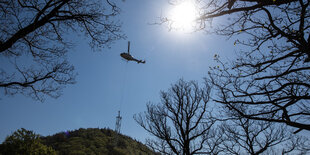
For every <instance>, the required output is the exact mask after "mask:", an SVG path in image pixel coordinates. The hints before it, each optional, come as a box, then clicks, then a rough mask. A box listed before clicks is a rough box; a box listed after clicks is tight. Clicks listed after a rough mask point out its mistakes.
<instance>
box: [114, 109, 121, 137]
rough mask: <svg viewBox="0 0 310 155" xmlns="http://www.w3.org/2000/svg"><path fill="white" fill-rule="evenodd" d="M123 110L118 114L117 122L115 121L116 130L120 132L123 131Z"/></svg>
mask: <svg viewBox="0 0 310 155" xmlns="http://www.w3.org/2000/svg"><path fill="white" fill-rule="evenodd" d="M121 120H122V117H121V111H120V110H119V111H118V115H117V116H116V123H115V132H117V133H120V132H121Z"/></svg>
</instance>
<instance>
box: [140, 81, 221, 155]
mask: <svg viewBox="0 0 310 155" xmlns="http://www.w3.org/2000/svg"><path fill="white" fill-rule="evenodd" d="M209 95H210V87H209V86H206V87H203V88H199V87H198V84H197V83H195V82H185V81H183V80H180V81H178V82H177V83H176V84H174V85H172V87H171V88H170V89H169V91H168V92H162V93H161V103H160V104H157V105H155V104H148V105H147V111H145V112H144V113H140V114H138V115H135V116H134V119H135V120H136V121H137V123H138V124H139V125H140V126H141V127H143V128H144V129H145V130H146V131H148V132H149V133H150V134H151V135H153V136H155V137H156V139H155V140H149V141H148V145H149V146H150V147H151V148H153V149H154V150H155V151H158V152H160V153H163V154H171V153H174V154H186V155H190V154H199V153H208V154H212V153H214V152H216V151H218V150H217V146H216V144H217V143H216V140H215V138H216V137H217V136H215V134H216V132H215V131H214V130H213V129H211V127H212V125H213V124H214V123H215V121H214V120H213V119H212V118H211V117H210V114H209V112H208V111H207V108H208V106H207V103H208V101H209ZM212 140H213V141H212ZM211 141H212V142H211Z"/></svg>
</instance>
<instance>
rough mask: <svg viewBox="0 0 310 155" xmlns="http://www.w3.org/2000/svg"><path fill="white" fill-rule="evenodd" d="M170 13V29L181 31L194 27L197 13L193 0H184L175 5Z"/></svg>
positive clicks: (187, 30) (188, 30)
mask: <svg viewBox="0 0 310 155" xmlns="http://www.w3.org/2000/svg"><path fill="white" fill-rule="evenodd" d="M170 13H171V15H170V18H171V25H170V26H171V28H172V29H174V30H177V31H180V30H181V31H183V32H190V31H192V30H193V29H194V25H195V19H196V18H197V17H198V15H197V9H196V7H195V4H194V2H193V1H191V0H186V1H184V2H182V3H180V4H178V5H176V6H175V7H174V8H173V9H172V10H171V12H170Z"/></svg>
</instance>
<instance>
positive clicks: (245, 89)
mask: <svg viewBox="0 0 310 155" xmlns="http://www.w3.org/2000/svg"><path fill="white" fill-rule="evenodd" d="M197 2H200V4H203V6H202V7H200V8H201V10H200V11H199V12H200V16H199V18H197V21H196V22H197V25H198V26H199V27H197V29H198V30H205V31H207V32H208V33H215V34H219V35H223V36H227V37H228V38H233V39H235V45H236V46H238V47H240V50H241V52H240V53H238V54H237V56H236V59H235V60H232V61H231V62H230V63H226V62H223V61H222V60H220V59H219V57H218V56H217V55H216V56H215V58H216V60H217V61H218V63H220V64H219V66H217V67H214V68H212V69H211V70H210V72H209V77H208V80H209V82H210V83H212V84H213V85H214V86H215V88H216V89H217V90H218V94H217V97H214V98H215V101H216V102H219V103H222V104H225V105H226V106H227V107H228V108H230V110H233V111H236V112H238V113H239V114H240V116H242V117H244V118H247V119H254V120H262V121H266V122H275V123H282V124H287V125H289V126H292V127H296V128H298V129H297V130H296V132H298V131H301V130H303V129H306V130H310V121H309V120H310V119H309V118H310V105H309V101H310V95H309V94H310V92H309V91H310V80H309V79H310V72H309V71H310V70H309V69H310V62H309V61H310V35H309V34H310V23H309V21H310V7H309V3H310V2H309V1H307V0H275V1H274V0H261V1H258V0H236V1H232V0H227V1H225V0H223V1H217V0H211V1H197ZM202 2H203V3H202ZM217 18H221V19H222V20H221V21H224V22H222V23H220V24H212V21H213V20H214V19H217ZM162 21H163V22H166V23H168V24H169V22H173V21H170V20H169V19H168V18H162ZM208 23H210V24H211V25H212V27H210V28H209V27H207V25H208ZM244 106H246V107H247V106H249V107H251V108H248V109H251V110H243V109H242V108H243V107H244Z"/></svg>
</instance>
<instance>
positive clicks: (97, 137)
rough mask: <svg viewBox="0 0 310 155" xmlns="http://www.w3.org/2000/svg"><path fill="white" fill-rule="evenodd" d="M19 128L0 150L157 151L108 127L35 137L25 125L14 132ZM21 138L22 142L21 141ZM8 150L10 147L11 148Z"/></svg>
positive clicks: (62, 154)
mask: <svg viewBox="0 0 310 155" xmlns="http://www.w3.org/2000/svg"><path fill="white" fill-rule="evenodd" d="M21 131H23V133H26V134H19V135H17V134H12V135H11V136H10V137H11V139H15V141H16V139H18V140H17V141H16V142H15V143H14V142H12V141H10V142H8V141H7V142H4V143H3V144H1V145H0V154H1V153H2V154H6V153H9V154H19V153H20V152H23V153H26V152H27V151H28V152H30V153H33V152H36V153H37V152H40V151H45V152H44V153H46V150H48V151H49V152H53V153H52V154H55V153H54V152H56V154H59V155H73V154H74V155H84V154H88V155H97V154H109V155H110V154H111V155H127V154H128V155H152V154H153V155H155V154H156V153H154V152H153V151H151V150H150V149H149V148H148V147H147V146H145V145H144V144H142V143H141V142H139V141H137V140H134V139H132V138H131V137H128V136H125V135H122V134H118V133H116V132H115V131H113V130H111V129H99V128H87V129H84V128H80V129H78V130H74V131H66V132H60V133H56V134H54V135H51V136H46V137H44V136H38V138H28V137H36V136H32V135H34V134H32V133H33V132H32V131H27V130H25V129H21V130H18V131H17V132H15V133H21ZM21 135H22V136H21ZM12 137H14V138H12ZM25 137H27V138H25ZM27 139H28V140H27ZM29 139H31V140H29ZM20 141H23V142H22V143H20ZM38 143H40V145H38ZM21 145H22V146H21ZM37 146H40V149H37V148H38V147H37ZM17 148H18V149H19V151H18V149H17ZM21 149H22V150H21ZM10 150H13V151H11V152H10ZM51 150H52V151H51ZM41 153H42V152H41ZM44 153H43V154H44ZM26 154H27V153H26ZM39 154H40V153H39Z"/></svg>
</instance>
